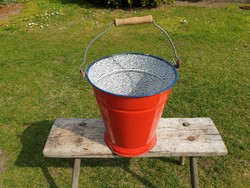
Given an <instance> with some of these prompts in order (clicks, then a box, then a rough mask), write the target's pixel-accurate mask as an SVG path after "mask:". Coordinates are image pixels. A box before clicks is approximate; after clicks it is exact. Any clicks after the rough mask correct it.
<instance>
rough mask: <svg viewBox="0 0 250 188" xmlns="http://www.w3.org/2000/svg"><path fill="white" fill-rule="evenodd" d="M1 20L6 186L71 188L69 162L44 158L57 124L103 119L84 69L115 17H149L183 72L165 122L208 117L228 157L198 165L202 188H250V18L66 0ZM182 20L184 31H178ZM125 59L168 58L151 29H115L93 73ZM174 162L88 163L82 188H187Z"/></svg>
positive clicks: (218, 9)
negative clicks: (119, 56) (114, 57)
mask: <svg viewBox="0 0 250 188" xmlns="http://www.w3.org/2000/svg"><path fill="white" fill-rule="evenodd" d="M23 2H25V3H24V4H23V9H22V11H21V12H20V13H19V14H15V15H12V16H10V17H8V18H7V19H2V20H0V187H70V184H71V170H72V165H73V160H71V159H50V158H45V157H44V156H43V154H42V150H43V147H44V145H45V142H46V139H47V136H48V134H49V131H50V128H51V126H52V124H53V121H54V120H55V119H56V118H59V117H82V118H94V117H100V113H99V111H98V108H97V104H96V102H95V98H94V95H93V92H92V89H91V86H90V84H89V83H88V82H87V81H86V80H82V78H81V76H80V74H79V72H78V67H79V65H80V64H81V62H82V59H83V54H84V50H85V48H86V46H87V44H88V43H89V42H90V41H91V40H92V39H93V38H94V37H95V36H96V35H98V34H99V33H100V32H102V31H103V30H105V29H106V27H107V24H108V23H110V22H111V21H113V19H114V18H125V17H132V16H143V15H149V14H151V15H153V17H154V20H155V21H156V23H157V24H159V25H160V26H161V27H163V28H164V29H166V30H167V31H168V32H169V34H170V36H171V38H172V40H173V42H174V43H175V45H176V48H177V51H178V54H179V56H180V57H181V59H182V65H181V68H180V69H179V71H178V72H179V78H178V81H177V83H176V85H175V86H174V87H173V90H172V94H171V96H170V98H169V101H168V103H167V106H166V108H165V111H164V114H163V117H210V118H212V120H213V121H214V123H215V124H216V125H217V128H218V130H219V132H220V133H221V135H222V137H223V140H224V141H225V144H226V146H227V148H228V151H229V154H228V155H227V156H225V157H204V158H200V159H199V164H198V165H199V183H200V187H239V188H242V187H250V170H249V169H250V154H249V148H250V145H249V143H250V142H249V133H250V128H249V122H250V118H249V114H250V111H249V109H250V105H249V101H250V86H249V83H250V74H249V72H250V66H249V60H250V11H247V10H242V9H240V8H239V6H240V4H224V5H223V6H208V7H204V6H201V7H197V6H178V5H171V6H166V7H164V6H163V7H159V8H152V9H146V8H145V9H127V10H122V9H118V10H114V9H105V8H96V7H93V6H92V5H91V4H87V3H82V4H79V3H78V4H77V3H67V2H69V1H63V0H41V1H32V0H30V1H23ZM181 20H186V21H187V23H183V21H182V22H181ZM120 52H142V53H146V54H152V55H156V56H160V57H163V58H165V59H171V58H172V57H173V52H172V50H171V46H170V45H169V44H168V41H167V39H166V37H165V36H164V35H163V34H162V33H161V32H160V31H159V30H157V29H156V28H155V27H153V26H152V25H146V24H145V25H136V26H126V27H117V28H116V27H112V29H111V30H110V32H109V33H107V34H106V35H105V36H103V37H102V38H100V39H99V40H98V41H97V42H95V43H94V44H93V45H92V46H91V48H90V50H89V53H88V56H87V64H88V65H89V64H91V62H93V61H94V60H96V59H99V58H101V57H103V56H106V55H109V54H114V53H120ZM177 161H178V158H175V157H173V158H145V159H144V158H139V159H138V158H133V159H84V160H83V162H82V166H81V176H80V180H79V185H80V187H189V186H190V182H189V181H190V179H189V173H188V172H189V171H188V169H189V165H188V161H187V163H186V164H185V165H184V166H179V165H177V164H176V163H177Z"/></svg>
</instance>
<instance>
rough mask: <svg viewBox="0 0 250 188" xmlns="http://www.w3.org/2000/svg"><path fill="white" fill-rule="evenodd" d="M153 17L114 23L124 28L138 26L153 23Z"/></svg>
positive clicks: (116, 20) (125, 19) (126, 19)
mask: <svg viewBox="0 0 250 188" xmlns="http://www.w3.org/2000/svg"><path fill="white" fill-rule="evenodd" d="M152 22H153V16H152V15H148V16H142V17H131V18H124V19H115V21H114V23H115V26H122V25H136V24H142V23H152Z"/></svg>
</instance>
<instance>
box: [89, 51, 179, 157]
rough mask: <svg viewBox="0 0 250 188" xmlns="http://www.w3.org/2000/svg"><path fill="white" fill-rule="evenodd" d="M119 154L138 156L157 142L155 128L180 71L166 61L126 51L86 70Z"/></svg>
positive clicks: (109, 138)
mask: <svg viewBox="0 0 250 188" xmlns="http://www.w3.org/2000/svg"><path fill="white" fill-rule="evenodd" d="M86 77H87V79H88V81H89V82H90V83H91V85H92V86H93V90H94V93H95V97H96V100H97V103H98V106H99V109H100V112H101V115H102V118H103V122H104V124H105V127H106V133H105V136H104V139H105V141H106V143H107V145H108V146H109V148H110V149H111V150H112V151H113V152H114V153H116V154H118V155H121V156H125V157H135V156H139V155H142V154H145V153H147V152H148V151H150V150H151V149H152V148H153V147H154V145H155V143H156V128H157V125H158V122H159V120H160V118H161V115H162V112H163V110H164V107H165V104H166V102H167V100H168V97H169V94H170V92H171V88H172V86H173V85H174V84H175V82H176V80H177V77H178V74H177V72H176V70H175V68H174V67H173V66H172V65H171V64H170V63H169V62H167V61H166V60H163V59H161V58H159V57H156V56H152V55H144V54H136V53H123V54H115V55H112V56H108V57H104V58H102V59H100V60H97V61H96V62H94V63H93V64H92V65H91V66H90V67H89V68H88V69H87V71H86Z"/></svg>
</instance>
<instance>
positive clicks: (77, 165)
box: [72, 159, 81, 188]
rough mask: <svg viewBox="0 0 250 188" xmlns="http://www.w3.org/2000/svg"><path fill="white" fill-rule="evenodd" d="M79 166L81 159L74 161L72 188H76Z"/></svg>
mask: <svg viewBox="0 0 250 188" xmlns="http://www.w3.org/2000/svg"><path fill="white" fill-rule="evenodd" d="M80 166H81V159H75V162H74V168H73V173H72V188H77V187H78V180H79V175H80Z"/></svg>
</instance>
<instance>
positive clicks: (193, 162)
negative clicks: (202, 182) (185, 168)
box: [190, 157, 199, 188]
mask: <svg viewBox="0 0 250 188" xmlns="http://www.w3.org/2000/svg"><path fill="white" fill-rule="evenodd" d="M190 174H191V184H192V188H198V187H199V186H198V171H197V157H190Z"/></svg>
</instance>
